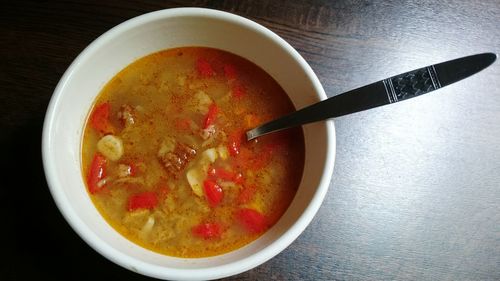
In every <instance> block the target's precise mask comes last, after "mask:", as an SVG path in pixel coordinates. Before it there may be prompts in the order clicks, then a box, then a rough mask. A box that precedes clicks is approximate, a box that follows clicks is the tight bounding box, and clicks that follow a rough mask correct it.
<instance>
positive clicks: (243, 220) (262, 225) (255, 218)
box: [236, 208, 267, 233]
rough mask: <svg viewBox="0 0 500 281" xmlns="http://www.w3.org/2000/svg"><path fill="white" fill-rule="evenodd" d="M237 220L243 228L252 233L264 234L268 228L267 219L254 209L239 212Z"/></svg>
mask: <svg viewBox="0 0 500 281" xmlns="http://www.w3.org/2000/svg"><path fill="white" fill-rule="evenodd" d="M236 219H237V221H238V222H239V223H240V224H241V226H243V228H245V229H246V230H247V231H248V232H251V233H259V232H262V231H264V230H265V229H266V227H267V222H266V217H265V216H264V215H263V214H262V213H260V212H259V211H256V210H254V209H250V208H244V209H240V210H238V212H236Z"/></svg>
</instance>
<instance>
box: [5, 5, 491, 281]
mask: <svg viewBox="0 0 500 281" xmlns="http://www.w3.org/2000/svg"><path fill="white" fill-rule="evenodd" d="M179 6H200V7H210V8H215V9H220V10H225V11H229V12H232V13H236V14H239V15H242V16H245V17H248V18H250V19H252V20H255V21H256V22H258V23H260V24H262V25H264V26H266V27H268V28H270V29H271V30H273V31H274V32H276V33H277V34H279V35H280V36H282V37H283V38H284V39H285V40H287V41H288V42H289V43H290V44H291V45H292V46H294V47H295V48H296V49H297V50H298V51H299V53H301V54H302V56H304V58H305V59H306V60H307V61H308V62H309V63H310V65H311V66H312V68H313V69H314V71H315V72H316V73H317V75H318V76H319V78H320V80H321V82H322V83H323V86H324V88H325V90H326V92H327V93H328V95H329V96H334V95H336V94H339V93H341V92H343V91H346V90H349V89H352V88H355V87H358V86H362V85H364V84H367V83H369V82H374V81H377V80H380V79H382V78H386V77H388V76H391V75H395V74H398V73H401V72H404V71H408V70H412V69H414V68H417V67H422V66H425V65H428V64H432V63H437V62H440V61H444V60H448V59H452V58H456V57H460V56H464V55H469V54H474V53H479V52H485V51H490V52H499V50H500V49H499V48H500V2H499V1H498V0H489V1H459V0H453V1H361V0H359V1H354V0H353V1H324V0H314V1H300V0H291V1H201V0H200V1H180V0H179V1H161V2H160V1H117V2H114V1H85V2H81V3H80V2H76V1H65V2H52V1H33V2H27V1H11V2H10V3H3V4H2V17H1V20H0V21H1V23H2V24H1V25H0V31H1V38H2V44H1V47H0V51H1V56H0V57H1V58H2V61H1V63H0V68H1V71H0V85H1V87H2V91H1V94H0V109H1V110H0V112H1V114H0V121H1V135H0V136H1V138H0V139H1V145H2V146H1V147H2V151H3V152H2V157H1V158H2V162H3V163H2V184H1V187H0V191H1V194H2V195H1V196H0V205H2V208H3V212H1V213H0V214H1V215H2V218H1V221H2V223H1V225H2V226H1V228H2V231H1V233H2V238H3V239H2V240H1V241H2V244H3V247H2V250H1V252H2V254H3V255H4V259H3V260H4V261H3V262H2V263H1V264H2V265H1V268H2V272H1V274H2V275H1V278H0V279H2V280H4V279H16V277H17V278H18V279H24V280H27V279H34V278H38V279H41V280H45V279H50V280H60V279H61V280H66V279H80V278H81V279H83V278H82V277H85V278H93V279H95V278H99V279H96V280H141V279H142V280H146V279H147V278H146V277H143V276H139V275H137V274H135V273H132V272H130V271H128V270H125V269H123V268H121V267H119V266H117V265H115V264H113V263H112V262H110V261H108V260H107V259H105V258H103V257H102V256H100V255H99V254H97V253H96V252H94V251H93V250H92V249H91V248H90V247H88V246H87V245H86V244H85V243H84V242H83V241H82V240H81V239H80V238H79V237H78V236H77V235H76V234H75V232H73V231H72V230H71V229H70V227H69V226H68V224H67V223H66V222H65V221H64V219H63V218H62V216H61V215H60V213H59V211H58V210H57V208H56V207H55V204H54V202H53V200H52V198H51V196H50V194H49V191H48V188H47V186H46V182H45V178H44V174H43V170H42V163H41V157H40V139H41V128H42V122H43V117H44V114H45V110H46V106H47V104H48V102H49V99H50V97H51V94H52V91H53V90H54V88H55V86H56V84H57V82H58V80H59V79H60V77H61V75H62V74H63V73H64V71H65V70H66V68H67V67H68V66H69V64H70V63H71V61H72V60H73V59H74V58H75V57H76V56H77V55H78V53H80V52H81V51H82V50H83V49H84V48H85V46H87V45H88V44H89V43H90V42H91V41H92V40H94V39H95V38H96V37H97V36H99V35H100V34H102V33H104V32H105V31H107V30H108V29H110V28H111V27H113V26H115V25H117V24H119V23H121V22H123V21H125V20H127V19H130V18H132V17H135V16H138V15H140V14H143V13H146V12H150V11H154V10H158V9H164V8H171V7H179ZM499 78H500V62H498V61H497V62H496V63H495V64H494V65H492V66H491V67H489V68H488V69H486V70H485V71H482V72H481V73H479V74H477V75H475V76H473V77H471V78H469V79H467V80H465V81H463V82H460V83H457V84H454V85H451V86H449V87H446V88H444V89H442V90H439V91H438V92H435V93H432V94H429V95H426V96H425V97H421V98H418V99H412V100H409V101H405V102H402V103H398V104H397V105H391V106H387V107H383V108H378V109H374V110H370V111H366V112H362V113H357V114H353V115H350V116H346V117H341V118H338V119H336V120H335V126H336V133H337V157H336V163H335V172H334V175H333V180H332V182H331V185H330V189H329V192H328V194H327V196H326V198H325V201H324V203H323V205H322V207H321V209H320V211H319V212H318V214H317V215H316V217H315V219H314V220H313V222H312V223H311V224H310V225H309V227H308V228H307V229H306V231H305V232H304V233H303V234H302V235H301V236H300V237H299V238H298V239H297V240H296V241H295V242H294V243H293V244H292V245H291V246H290V247H288V248H287V249H286V250H285V251H283V252H282V253H281V254H279V255H278V256H276V257H275V258H273V259H272V260H270V261H269V262H267V263H265V264H263V265H262V266H260V267H258V268H255V269H253V270H251V271H248V272H245V273H242V274H240V275H238V276H235V277H234V278H233V279H234V280H270V279H272V280H333V279H338V280H376V279H378V280H388V279H398V280H406V279H413V280H499V279H500V90H499V89H500V79H499ZM6 259H7V260H6ZM42 278H43V279H42Z"/></svg>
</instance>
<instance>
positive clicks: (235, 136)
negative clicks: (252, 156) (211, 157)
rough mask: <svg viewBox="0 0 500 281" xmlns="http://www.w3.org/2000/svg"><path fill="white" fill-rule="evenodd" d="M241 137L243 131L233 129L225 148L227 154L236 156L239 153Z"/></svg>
mask: <svg viewBox="0 0 500 281" xmlns="http://www.w3.org/2000/svg"><path fill="white" fill-rule="evenodd" d="M243 137H244V131H235V132H233V133H232V134H230V135H229V138H228V141H229V144H228V147H227V149H228V150H229V154H230V155H231V156H236V155H238V154H239V153H240V147H241V143H242V142H243Z"/></svg>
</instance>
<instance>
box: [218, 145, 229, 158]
mask: <svg viewBox="0 0 500 281" xmlns="http://www.w3.org/2000/svg"><path fill="white" fill-rule="evenodd" d="M217 153H219V156H220V158H222V160H226V159H227V158H228V157H229V151H228V150H227V147H225V146H223V145H219V146H218V147H217Z"/></svg>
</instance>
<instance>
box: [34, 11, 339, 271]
mask: <svg viewBox="0 0 500 281" xmlns="http://www.w3.org/2000/svg"><path fill="white" fill-rule="evenodd" d="M172 16H198V17H209V18H216V19H219V20H224V21H227V22H231V23H232V24H237V25H242V26H244V27H246V28H249V29H252V30H255V31H256V32H257V33H260V34H261V35H263V36H265V37H267V38H268V39H270V40H272V41H274V42H276V43H278V44H279V45H280V46H281V47H282V48H284V49H285V50H286V52H288V53H289V54H291V55H292V56H293V57H294V59H295V60H296V61H297V62H298V63H299V64H300V67H301V68H302V69H303V70H304V72H305V73H306V74H307V76H308V77H310V78H311V80H312V83H313V86H314V88H316V89H317V94H318V95H319V96H320V99H322V100H324V99H326V98H327V96H326V94H325V92H324V89H323V86H322V85H321V83H320V81H319V79H318V77H317V76H316V74H315V73H314V72H313V70H312V68H311V67H310V66H309V64H308V63H307V62H306V61H305V59H304V58H303V57H302V56H301V55H300V54H299V53H298V52H297V51H296V50H295V49H294V48H293V47H292V46H291V45H290V44H289V43H288V42H286V41H285V40H284V39H282V38H281V37H279V36H278V35H277V34H275V33H274V32H272V31H271V30H269V29H267V28H266V27H264V26H262V25H260V24H258V23H256V22H254V21H252V20H250V19H247V18H244V17H242V16H239V15H236V14H232V13H229V12H224V11H219V10H213V9H206V8H171V9H164V10H158V11H154V12H149V13H146V14H143V15H140V16H137V17H134V18H131V19H129V20H126V21H124V22H122V23H120V24H118V25H117V26H115V27H113V28H111V29H110V30H108V31H106V32H105V33H103V34H102V35H100V36H99V37H98V38H96V39H95V40H94V41H92V42H91V43H90V44H89V45H88V46H87V47H86V48H85V49H84V50H83V51H82V52H81V53H80V54H79V55H78V56H77V57H76V58H75V59H74V61H73V62H72V63H71V65H70V66H69V67H68V69H67V70H66V71H65V73H64V74H63V76H62V77H61V79H60V81H59V82H58V84H57V86H56V88H55V90H54V92H53V95H52V97H51V99H50V102H49V105H48V107H47V111H46V115H45V119H44V124H43V132H42V160H43V167H44V172H45V177H46V180H47V183H48V186H49V190H50V192H51V195H52V198H53V199H54V201H55V203H56V206H57V207H58V209H59V210H60V212H61V214H62V215H63V217H64V218H65V220H66V221H67V222H68V224H69V225H70V226H71V228H72V229H73V230H74V231H75V232H76V233H77V234H78V235H79V236H80V237H81V238H82V239H83V240H84V241H85V242H86V243H87V244H88V245H89V246H91V247H92V248H93V249H94V250H96V251H97V252H98V253H100V254H101V255H103V256H104V257H106V258H107V259H109V260H110V261H112V262H114V263H116V264H118V265H120V266H122V267H124V268H126V269H129V270H132V271H135V272H138V273H141V274H144V275H147V276H151V277H155V278H162V279H164V278H169V279H172V278H175V279H182V280H198V279H215V278H222V277H227V276H231V275H235V274H238V273H242V272H244V271H247V270H250V269H252V268H254V267H257V266H259V265H261V264H262V263H264V262H266V261H268V260H270V259H271V258H273V257H274V256H276V255H277V254H279V253H281V252H282V251H283V250H284V249H285V248H287V247H288V246H289V245H290V244H291V243H292V242H293V241H295V239H296V238H297V237H298V236H299V235H300V234H301V233H302V232H303V231H304V230H305V228H306V227H307V226H308V225H309V223H310V222H311V221H312V219H313V218H314V216H315V215H316V213H317V211H318V210H319V208H320V206H321V204H322V202H323V200H324V198H325V196H326V193H327V191H328V188H329V185H330V181H331V177H332V173H333V168H334V162H335V152H336V136H335V127H334V123H333V120H328V121H326V124H325V125H326V136H327V147H326V158H325V162H326V163H325V166H324V168H323V171H322V176H321V179H320V181H319V185H318V188H317V190H316V192H315V194H314V195H313V197H312V200H311V202H310V203H309V205H308V206H307V208H306V209H305V210H304V212H303V213H302V214H301V215H300V217H299V218H298V220H297V221H296V222H295V223H294V224H293V225H292V226H291V227H290V228H289V229H288V230H286V231H285V233H284V234H283V235H282V236H281V237H279V238H278V239H277V240H276V241H273V242H272V243H271V244H270V245H268V246H267V247H265V248H264V249H262V250H261V251H259V252H256V253H254V254H252V255H250V256H247V257H245V258H243V259H241V260H238V261H236V262H229V263H226V264H223V265H219V266H214V267H207V268H200V269H178V268H167V267H163V266H159V265H152V264H149V263H146V262H144V261H141V260H138V259H136V258H133V257H130V256H127V255H125V254H123V253H122V252H120V251H118V250H116V249H114V248H113V247H111V246H110V245H107V244H106V243H105V242H104V241H103V240H101V239H100V238H99V237H98V236H97V235H96V234H95V233H93V232H92V231H90V229H89V226H87V225H86V224H85V223H84V222H83V221H82V220H81V219H80V218H79V217H78V215H77V213H76V211H74V210H73V208H72V207H71V204H70V202H68V201H67V200H65V196H64V195H63V194H62V193H63V191H62V187H61V186H60V183H59V182H58V180H57V175H56V172H55V170H56V169H55V166H56V164H55V160H54V158H53V157H52V155H51V153H50V151H51V143H52V140H51V137H52V131H53V124H54V122H55V121H54V120H55V111H56V108H57V106H58V104H59V102H60V99H61V97H62V94H63V90H64V88H65V85H66V83H67V82H68V80H69V79H70V78H71V76H72V75H73V72H75V71H76V70H77V69H78V66H79V65H80V64H81V62H83V61H85V60H86V59H87V58H88V57H90V56H91V55H92V54H93V53H94V52H95V51H97V50H98V49H99V48H100V47H101V46H102V45H103V44H105V43H106V42H108V41H109V40H112V39H113V38H114V37H116V36H118V35H119V34H121V33H123V32H125V31H127V30H129V29H132V28H134V27H136V26H140V25H142V24H144V23H147V22H152V21H156V20H160V19H163V18H165V17H167V18H168V17H172Z"/></svg>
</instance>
